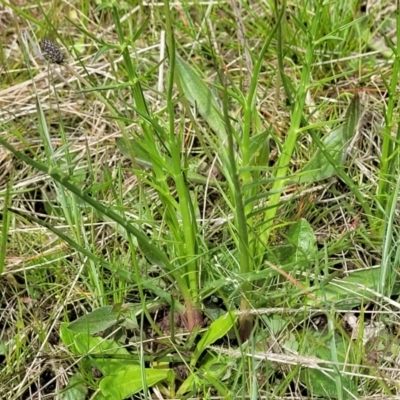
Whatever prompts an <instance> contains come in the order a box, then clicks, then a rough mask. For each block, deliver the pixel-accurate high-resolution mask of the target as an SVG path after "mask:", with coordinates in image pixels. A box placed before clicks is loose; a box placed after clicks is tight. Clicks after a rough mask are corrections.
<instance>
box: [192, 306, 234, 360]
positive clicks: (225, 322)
mask: <svg viewBox="0 0 400 400" xmlns="http://www.w3.org/2000/svg"><path fill="white" fill-rule="evenodd" d="M236 319H237V315H236V314H234V313H233V312H228V313H226V314H224V315H222V316H221V317H219V318H218V319H216V320H215V321H214V322H213V323H212V324H211V325H210V327H209V328H208V330H207V332H206V333H205V334H204V336H203V337H202V338H201V340H200V342H199V343H198V344H197V346H196V349H195V351H194V353H193V356H192V360H191V362H190V365H191V366H195V365H196V363H197V360H198V359H199V357H200V355H201V354H202V353H203V351H204V350H205V349H206V348H207V346H209V345H210V344H212V343H214V342H215V341H216V340H218V339H220V338H222V337H223V336H225V335H226V334H227V333H228V332H229V331H230V330H231V329H232V327H233V325H234V324H235V322H236Z"/></svg>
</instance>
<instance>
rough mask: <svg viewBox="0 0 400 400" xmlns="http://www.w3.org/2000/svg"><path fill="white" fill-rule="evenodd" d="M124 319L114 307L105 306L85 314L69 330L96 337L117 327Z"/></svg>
mask: <svg viewBox="0 0 400 400" xmlns="http://www.w3.org/2000/svg"><path fill="white" fill-rule="evenodd" d="M123 319H124V317H123V315H121V312H119V311H118V310H115V307H114V306H104V307H100V308H97V309H95V310H94V311H92V312H90V313H88V314H85V315H84V316H83V317H80V318H78V319H77V320H75V321H74V322H71V323H70V324H69V327H68V328H69V329H70V330H71V331H74V332H82V333H87V334H89V335H94V334H95V333H98V332H101V331H104V330H106V329H107V328H110V327H111V326H113V325H115V324H116V323H117V322H118V321H122V320H123Z"/></svg>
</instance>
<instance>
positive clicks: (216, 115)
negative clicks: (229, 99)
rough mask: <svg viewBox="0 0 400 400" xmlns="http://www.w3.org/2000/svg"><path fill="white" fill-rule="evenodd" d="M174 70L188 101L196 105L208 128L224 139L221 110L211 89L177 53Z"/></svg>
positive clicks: (224, 131)
mask: <svg viewBox="0 0 400 400" xmlns="http://www.w3.org/2000/svg"><path fill="white" fill-rule="evenodd" d="M176 71H177V74H178V77H179V81H180V83H181V86H182V90H183V93H184V94H185V97H186V98H187V100H188V101H189V103H190V104H191V105H193V106H194V107H196V109H197V110H198V112H199V114H200V115H201V116H202V117H203V118H204V119H205V121H206V122H207V123H208V125H209V126H210V128H211V129H212V130H213V131H214V132H215V133H216V134H217V135H219V137H220V138H222V139H224V138H225V135H226V130H225V124H224V122H223V119H222V117H221V115H222V112H221V111H220V108H219V106H218V103H217V100H216V99H215V97H214V95H213V93H212V91H211V90H210V89H209V88H208V86H207V85H206V84H205V83H204V81H203V80H202V79H201V78H200V77H199V76H198V75H197V73H196V72H195V70H194V69H193V68H192V67H190V66H189V65H188V64H187V63H186V62H184V61H183V60H182V59H181V58H180V57H179V56H178V55H177V56H176Z"/></svg>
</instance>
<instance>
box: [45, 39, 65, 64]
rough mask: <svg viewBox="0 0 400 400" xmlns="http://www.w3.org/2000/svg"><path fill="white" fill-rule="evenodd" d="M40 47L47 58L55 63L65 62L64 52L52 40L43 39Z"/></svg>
mask: <svg viewBox="0 0 400 400" xmlns="http://www.w3.org/2000/svg"><path fill="white" fill-rule="evenodd" d="M40 47H41V50H42V53H43V56H44V58H45V59H46V60H48V61H51V62H53V63H55V64H62V63H63V62H64V54H63V53H62V51H61V50H60V49H59V48H58V47H57V45H55V44H54V43H53V42H52V41H51V40H49V39H42V42H41V46H40Z"/></svg>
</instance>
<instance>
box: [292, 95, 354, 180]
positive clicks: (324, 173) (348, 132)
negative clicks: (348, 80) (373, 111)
mask: <svg viewBox="0 0 400 400" xmlns="http://www.w3.org/2000/svg"><path fill="white" fill-rule="evenodd" d="M360 116H361V109H360V100H359V97H358V96H354V98H353V100H352V101H351V103H350V105H349V107H348V109H347V112H346V117H345V122H344V124H343V125H341V126H339V127H338V128H336V129H334V130H333V131H331V132H330V133H329V134H328V135H327V136H326V137H325V138H324V140H323V141H322V148H319V149H318V150H317V151H316V152H315V154H314V156H313V157H312V158H311V160H310V161H309V162H308V163H307V165H306V166H305V167H304V168H303V169H302V171H301V173H300V176H299V179H298V182H299V183H312V182H317V181H321V180H324V179H328V178H330V177H332V176H334V175H335V174H336V170H337V168H340V167H341V166H342V165H343V164H344V162H345V159H346V154H347V150H348V147H349V145H350V142H351V139H352V138H353V136H354V134H355V132H356V129H357V125H358V122H359V120H360ZM326 152H327V153H329V155H330V156H331V157H332V159H333V163H331V162H330V161H329V160H328V158H327V157H326V155H325V153H326Z"/></svg>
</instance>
